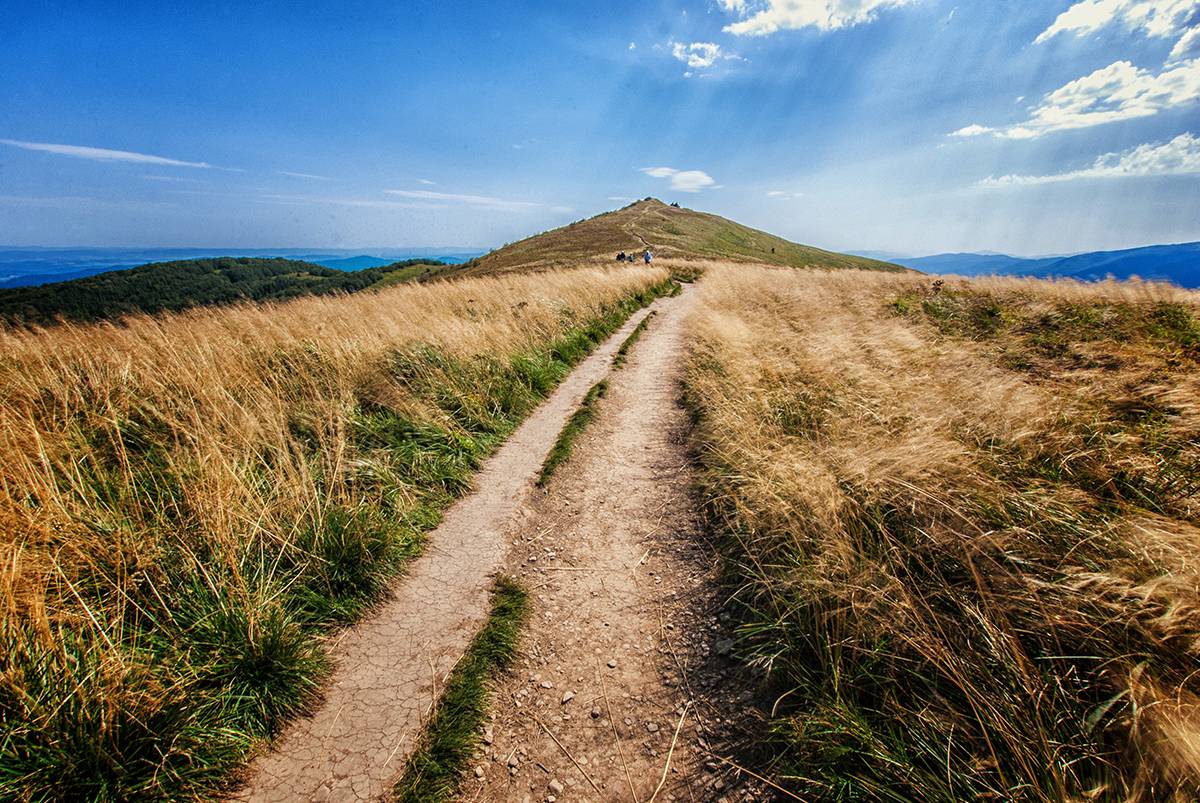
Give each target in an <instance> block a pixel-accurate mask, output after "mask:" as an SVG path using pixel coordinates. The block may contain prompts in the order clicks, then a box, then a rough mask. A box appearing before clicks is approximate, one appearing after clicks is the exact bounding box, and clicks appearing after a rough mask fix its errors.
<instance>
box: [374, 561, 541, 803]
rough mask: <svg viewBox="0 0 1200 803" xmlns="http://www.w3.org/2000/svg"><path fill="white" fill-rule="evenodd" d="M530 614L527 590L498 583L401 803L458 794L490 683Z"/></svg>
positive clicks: (403, 787) (398, 795) (399, 792)
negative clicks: (484, 621) (488, 611)
mask: <svg viewBox="0 0 1200 803" xmlns="http://www.w3.org/2000/svg"><path fill="white" fill-rule="evenodd" d="M528 613H529V595H528V593H527V592H526V591H525V589H524V588H522V587H521V586H520V585H519V584H518V583H517V582H516V581H515V580H512V579H510V578H507V577H499V578H497V580H496V583H495V585H494V586H493V587H492V611H491V614H490V615H489V617H488V620H487V623H486V624H485V625H484V626H483V629H482V630H480V631H479V634H478V635H477V636H475V640H474V641H473V642H472V643H471V647H470V648H469V649H468V650H467V652H466V654H465V655H464V656H463V658H462V660H461V661H459V663H458V665H457V666H456V667H455V668H454V671H453V672H452V673H451V675H450V680H449V682H448V683H447V684H446V689H445V691H444V692H443V694H442V699H441V702H440V703H438V707H437V710H436V711H435V713H434V715H433V719H432V720H431V721H430V723H429V726H428V728H427V729H426V731H425V735H424V737H423V738H422V740H421V742H420V744H419V745H418V747H417V751H416V752H415V753H414V754H413V756H412V758H411V759H409V762H408V766H407V768H406V769H405V771H404V776H403V777H402V778H401V779H400V782H399V783H398V784H396V787H395V799H396V800H397V801H401V803H417V802H418V801H420V803H429V801H440V800H449V799H450V797H451V796H452V795H453V794H454V792H455V791H456V789H457V788H458V785H459V782H460V781H461V779H462V777H463V771H464V769H465V766H464V765H465V764H466V762H467V760H468V759H470V757H471V755H472V753H473V752H474V750H475V748H476V746H477V744H478V740H479V729H480V726H481V725H482V724H483V719H484V717H485V716H486V714H487V703H488V681H489V680H490V679H491V678H493V677H494V676H496V675H497V674H498V673H500V672H502V671H504V670H506V669H507V668H508V667H510V666H511V665H512V662H513V658H514V657H515V655H516V650H517V641H518V639H519V638H520V634H521V625H522V623H523V622H524V621H525V618H526V616H527V615H528Z"/></svg>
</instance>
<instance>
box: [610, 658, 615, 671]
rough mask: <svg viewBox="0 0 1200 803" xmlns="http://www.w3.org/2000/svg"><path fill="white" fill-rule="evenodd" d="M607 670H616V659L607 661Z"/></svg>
mask: <svg viewBox="0 0 1200 803" xmlns="http://www.w3.org/2000/svg"><path fill="white" fill-rule="evenodd" d="M608 668H609V669H616V668H617V659H615V658H612V659H609V662H608Z"/></svg>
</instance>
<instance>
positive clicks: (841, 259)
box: [452, 198, 904, 275]
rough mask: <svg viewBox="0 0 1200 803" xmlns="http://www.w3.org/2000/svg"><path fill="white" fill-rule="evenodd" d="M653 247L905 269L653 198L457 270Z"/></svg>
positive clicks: (797, 263)
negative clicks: (797, 242) (814, 245)
mask: <svg viewBox="0 0 1200 803" xmlns="http://www.w3.org/2000/svg"><path fill="white" fill-rule="evenodd" d="M646 247H650V249H651V250H652V251H654V253H655V254H657V255H659V256H665V257H692V258H703V259H726V260H737V261H745V262H761V263H764V264H768V265H783V266H788V267H795V268H805V267H822V268H862V269H868V270H904V269H903V268H901V267H899V266H897V265H892V264H890V263H887V262H879V261H877V260H872V259H866V258H863V257H855V256H848V255H846V254H837V253H833V252H831V251H822V250H821V249H819V248H810V247H809V246H806V245H797V244H796V243H793V242H789V241H787V240H784V239H782V238H780V237H776V236H774V235H771V234H767V233H766V232H762V231H758V230H757V229H752V228H749V227H748V226H743V225H741V224H740V223H734V222H733V221H731V220H726V219H725V218H723V217H718V216H717V215H710V214H707V213H705V212H696V211H694V210H691V209H681V208H678V207H674V206H669V205H667V204H664V203H663V202H662V201H659V200H656V199H654V198H647V199H646V200H644V201H638V202H637V203H634V204H630V205H629V206H627V207H625V208H624V209H618V210H616V211H615V212H608V213H606V214H603V215H597V216H596V217H593V218H589V219H588V220H581V221H578V222H576V223H572V224H571V225H569V226H564V227H562V228H560V229H554V230H553V231H548V232H545V233H544V234H539V235H537V236H535V237H530V238H528V239H525V240H521V241H520V242H517V243H512V244H511V245H506V246H504V247H503V248H499V249H497V250H495V251H493V252H491V253H490V254H487V255H486V256H483V257H480V258H478V259H475V260H472V261H471V262H468V263H466V264H465V265H462V266H459V267H456V268H454V269H452V272H453V273H455V274H458V273H462V274H466V275H480V274H487V273H496V272H502V271H507V270H513V269H517V268H530V267H552V266H556V265H563V264H569V263H573V262H579V261H581V260H586V259H590V258H592V257H597V256H598V257H601V258H603V259H606V260H612V259H615V257H616V255H617V253H618V252H619V251H625V252H628V253H632V252H637V253H641V252H642V250H643V249H645V248H646Z"/></svg>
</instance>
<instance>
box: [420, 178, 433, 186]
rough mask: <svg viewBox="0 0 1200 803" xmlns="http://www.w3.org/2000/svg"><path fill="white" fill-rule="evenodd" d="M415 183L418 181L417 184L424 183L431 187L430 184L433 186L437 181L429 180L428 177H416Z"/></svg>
mask: <svg viewBox="0 0 1200 803" xmlns="http://www.w3.org/2000/svg"><path fill="white" fill-rule="evenodd" d="M417 183H418V184H424V185H425V186H427V187H432V186H434V185H435V184H437V182H436V181H430V180H429V179H427V178H419V179H417Z"/></svg>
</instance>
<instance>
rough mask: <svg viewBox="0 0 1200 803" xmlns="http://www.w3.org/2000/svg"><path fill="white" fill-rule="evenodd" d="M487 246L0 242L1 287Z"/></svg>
mask: <svg viewBox="0 0 1200 803" xmlns="http://www.w3.org/2000/svg"><path fill="white" fill-rule="evenodd" d="M483 253H485V252H484V251H472V250H470V249H464V248H381V249H370V250H369V251H366V252H365V253H364V251H362V250H354V251H349V250H342V249H336V248H333V249H326V250H321V251H317V250H312V249H308V250H304V249H299V248H249V249H247V248H31V247H20V246H0V288H5V287H31V286H34V285H40V284H48V283H50V282H65V281H70V280H72V279H83V278H86V277H88V276H96V275H97V274H100V273H107V272H108V271H113V270H126V269H128V268H134V267H138V266H140V265H146V264H150V263H154V262H176V261H180V260H191V259H215V258H221V257H234V258H238V257H263V258H273V257H277V258H282V259H291V260H298V261H302V262H309V263H312V264H314V265H321V266H323V267H326V268H335V269H337V270H344V271H355V270H363V269H365V268H378V267H383V266H385V265H392V264H395V263H396V262H402V261H404V260H409V259H427V260H433V261H437V262H444V263H448V264H451V265H457V264H459V263H462V262H466V261H467V260H469V259H472V258H474V257H477V256H480V255H482V254H483Z"/></svg>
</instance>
